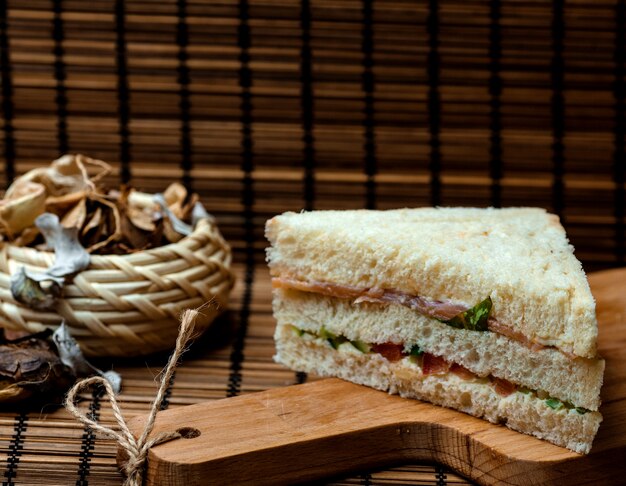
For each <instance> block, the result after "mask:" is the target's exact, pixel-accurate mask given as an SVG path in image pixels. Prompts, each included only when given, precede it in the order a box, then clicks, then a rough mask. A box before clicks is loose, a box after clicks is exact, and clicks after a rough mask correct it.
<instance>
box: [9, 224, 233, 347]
mask: <svg viewBox="0 0 626 486" xmlns="http://www.w3.org/2000/svg"><path fill="white" fill-rule="evenodd" d="M53 260H54V254H53V253H51V252H45V251H38V250H36V249H34V248H27V247H16V246H13V245H10V244H4V245H2V248H0V325H1V326H3V327H6V328H10V329H18V330H26V331H29V332H37V331H41V330H43V329H45V328H47V327H49V328H56V327H57V326H58V325H59V324H60V323H61V321H62V319H65V322H66V324H67V325H68V326H69V328H70V332H71V334H72V336H74V337H75V338H76V339H77V340H78V341H79V343H80V345H81V348H82V350H83V352H84V353H85V354H86V355H87V356H137V355H145V354H150V353H154V352H156V351H162V350H166V349H171V348H172V347H173V346H174V343H175V340H176V335H177V333H178V325H179V320H178V318H179V315H180V313H181V311H183V310H184V309H187V308H194V307H198V306H201V305H202V304H206V303H209V305H207V306H206V307H205V308H204V309H203V310H202V312H201V316H199V317H198V320H197V322H196V329H197V330H198V331H203V330H204V329H206V328H207V327H208V326H209V324H211V322H212V321H213V320H214V319H215V317H216V316H217V315H218V314H220V313H221V312H222V311H223V310H224V309H225V308H226V305H227V303H228V295H229V292H230V290H231V288H232V286H233V283H234V277H233V274H232V272H231V270H230V262H231V252H230V247H229V246H228V244H227V243H226V241H225V240H224V238H223V237H222V235H221V234H220V232H219V230H218V228H217V225H216V224H215V222H213V221H211V220H202V221H200V222H199V223H198V225H197V227H196V229H195V231H194V232H193V233H192V234H191V235H189V236H187V237H185V238H183V239H182V240H180V241H179V242H178V243H173V244H170V245H166V246H162V247H159V248H154V249H150V250H145V251H140V252H137V253H132V254H129V255H122V256H119V255H102V256H101V255H92V257H91V264H90V266H89V267H88V268H87V269H86V270H84V271H82V272H80V273H79V274H78V275H76V276H75V277H74V279H73V281H72V282H71V283H70V284H68V285H66V287H65V289H64V292H63V298H62V299H59V301H58V304H57V306H56V312H41V311H35V310H32V309H30V308H27V307H25V306H24V305H22V304H20V303H19V302H17V301H16V300H15V299H14V298H13V296H12V295H11V290H10V284H9V282H10V275H11V274H12V273H13V272H15V271H16V270H17V269H18V268H19V267H20V266H22V265H24V266H26V267H27V268H32V269H33V270H42V269H45V268H48V267H49V266H50V265H51V264H52V262H53Z"/></svg>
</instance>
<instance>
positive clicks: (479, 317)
mask: <svg viewBox="0 0 626 486" xmlns="http://www.w3.org/2000/svg"><path fill="white" fill-rule="evenodd" d="M272 286H273V287H274V288H282V289H293V290H299V291H301V292H312V293H316V294H320V295H325V296H328V297H333V298H338V299H349V300H353V302H354V303H355V304H359V303H361V302H368V303H372V304H380V305H390V304H395V305H402V306H405V307H408V308H410V309H412V310H415V311H416V312H418V313H420V314H422V315H424V316H426V317H430V318H433V319H437V320H438V321H440V322H443V323H445V324H448V325H450V326H452V327H455V328H458V329H468V330H471V331H481V332H484V331H490V332H495V333H498V334H501V335H502V336H505V337H507V338H509V339H512V340H514V341H517V342H519V343H521V344H523V345H524V346H526V347H528V348H530V349H531V350H533V351H539V350H541V349H545V348H553V349H557V350H558V351H560V352H562V353H563V354H565V355H566V356H567V357H568V358H570V359H574V358H576V357H577V356H576V355H574V354H572V353H570V352H568V351H565V350H563V349H560V348H557V347H555V346H549V345H545V344H542V343H541V342H540V340H539V339H537V338H532V339H531V338H529V337H528V336H525V335H524V334H522V333H521V332H519V331H516V330H514V329H512V328H511V327H509V326H507V325H505V324H503V323H501V322H500V321H498V320H497V319H495V318H493V317H492V316H490V313H491V309H492V302H491V299H490V298H489V297H487V298H486V299H485V300H483V301H482V302H480V303H478V304H477V305H475V306H474V307H468V306H467V305H466V304H461V303H457V302H450V301H440V300H433V299H428V298H425V297H422V296H419V295H411V294H408V293H406V292H402V291H398V290H386V289H380V288H359V287H355V286H350V285H337V284H333V283H328V282H319V281H304V280H299V279H295V278H290V277H282V276H281V277H274V278H272Z"/></svg>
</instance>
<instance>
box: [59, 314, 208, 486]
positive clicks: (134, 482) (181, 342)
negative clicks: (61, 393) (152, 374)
mask: <svg viewBox="0 0 626 486" xmlns="http://www.w3.org/2000/svg"><path fill="white" fill-rule="evenodd" d="M197 315H198V311H197V310H186V311H185V312H184V313H183V316H182V319H181V323H180V328H179V331H178V337H177V338H176V348H175V349H174V352H173V353H172V355H171V356H170V359H169V361H168V362H167V366H166V367H165V371H164V373H163V377H162V378H161V384H160V385H159V390H158V392H157V395H156V397H155V398H154V401H153V402H152V407H151V408H150V414H149V415H148V420H147V421H146V425H145V427H144V429H143V432H142V434H141V436H140V437H139V438H138V439H135V437H134V436H133V434H132V432H131V431H130V429H129V428H128V425H127V424H126V419H125V418H124V415H123V414H122V410H121V409H120V406H119V404H118V402H117V399H116V397H115V392H114V391H113V388H112V387H111V384H110V383H109V382H108V381H107V380H105V379H104V378H102V377H100V376H93V377H91V378H86V379H84V380H81V381H79V382H77V383H76V384H75V385H74V386H73V387H72V389H71V390H70V391H69V392H68V394H67V398H66V399H65V408H66V409H67V410H68V411H69V412H70V413H71V414H72V415H73V416H74V417H75V418H76V419H78V420H79V421H80V422H82V423H83V424H85V425H86V426H87V427H89V428H90V429H92V430H94V431H97V432H100V433H101V434H103V435H104V436H106V437H109V438H111V439H114V440H115V441H116V442H117V443H118V445H119V446H120V447H121V448H122V449H124V451H126V453H127V455H128V461H127V462H126V464H125V466H124V473H125V474H126V480H125V481H124V486H141V485H142V484H143V477H144V472H145V466H146V459H147V458H148V452H149V451H150V449H151V448H152V447H153V446H155V445H158V444H162V443H163V442H167V441H170V440H173V439H177V438H179V437H181V435H180V433H178V432H161V433H160V434H157V435H155V436H154V437H151V438H150V439H148V437H149V436H150V433H151V432H152V429H153V428H154V422H155V419H156V414H157V412H158V410H159V407H160V405H161V402H162V401H163V397H164V396H165V391H166V389H167V386H168V384H169V383H170V380H171V378H172V375H173V374H174V371H175V370H176V366H177V364H178V359H179V358H180V355H181V354H182V353H183V352H184V351H185V346H186V345H187V343H188V342H189V339H190V338H191V335H192V333H193V329H194V322H195V320H196V317H197ZM93 385H102V386H103V387H104V389H105V392H106V393H105V394H106V396H107V397H108V399H109V402H110V404H111V409H112V410H113V416H114V417H115V420H116V422H117V425H118V426H119V430H120V431H119V432H117V431H115V430H114V429H113V428H111V427H107V426H104V425H101V424H99V423H97V422H96V421H95V420H93V419H91V418H90V417H88V416H87V415H86V414H85V413H84V412H82V411H81V410H79V409H78V407H77V406H76V403H75V402H76V396H77V395H78V394H79V393H80V392H81V391H82V390H84V389H85V388H87V387H89V386H93Z"/></svg>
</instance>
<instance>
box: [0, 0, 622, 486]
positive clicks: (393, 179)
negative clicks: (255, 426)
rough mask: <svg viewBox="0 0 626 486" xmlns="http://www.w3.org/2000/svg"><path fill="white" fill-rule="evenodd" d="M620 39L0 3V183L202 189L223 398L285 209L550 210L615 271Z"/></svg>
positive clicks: (419, 12)
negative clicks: (90, 167) (38, 169)
mask: <svg viewBox="0 0 626 486" xmlns="http://www.w3.org/2000/svg"><path fill="white" fill-rule="evenodd" d="M625 32H626V6H625V2H624V0H606V1H602V0H598V1H582V0H577V1H564V0H552V1H547V0H534V1H533V0H529V1H524V0H521V1H513V0H502V1H497V0H491V1H487V0H485V1H472V0H469V1H452V0H441V1H436V0H429V1H417V0H282V1H281V0H215V1H208V0H205V1H202V0H187V1H185V0H166V1H158V2H157V1H153V0H126V1H123V0H112V1H105V0H96V1H80V0H20V1H18V0H0V83H1V88H2V90H1V93H0V94H1V117H2V120H1V125H2V128H1V133H0V155H1V157H2V161H1V162H2V166H3V170H2V172H1V173H0V186H6V185H7V184H8V183H9V182H10V180H12V178H13V177H14V176H15V175H17V174H19V173H22V172H24V171H26V170H28V169H31V168H33V167H35V166H39V165H42V164H46V163H48V162H49V161H50V160H52V159H54V158H56V157H57V156H59V155H60V154H63V153H65V152H68V151H69V152H82V153H85V154H88V155H90V156H92V157H97V158H101V159H104V160H106V161H108V162H110V163H112V164H113V165H114V166H115V167H116V169H117V172H116V175H115V177H114V178H117V179H118V181H124V182H130V183H131V184H133V185H135V186H137V187H139V188H141V189H145V190H149V191H159V190H162V189H163V188H164V187H165V186H166V185H167V184H169V183H170V182H172V181H173V180H182V181H183V182H184V183H185V184H187V185H188V186H190V187H191V188H192V189H193V190H195V191H197V192H199V193H200V195H201V196H202V199H203V201H204V202H205V203H206V205H207V207H208V209H209V210H210V211H211V212H212V213H213V214H215V215H216V216H217V218H218V221H219V223H220V226H221V228H222V230H223V232H224V234H225V236H226V237H227V238H228V240H229V241H230V242H231V243H232V245H233V247H234V249H235V256H236V261H237V262H238V264H239V265H240V267H239V268H240V272H241V276H242V280H240V284H241V287H239V290H238V292H239V293H238V294H237V295H238V296H239V297H238V299H239V298H240V300H237V302H238V304H237V306H238V307H236V309H237V318H236V319H235V321H236V327H235V329H236V331H235V335H236V338H235V340H234V341H233V344H232V348H227V349H231V354H230V365H229V366H230V372H229V373H230V375H229V376H230V378H229V381H228V383H229V385H228V387H229V388H228V389H225V390H224V395H232V394H233V393H231V392H232V389H235V391H236V393H239V388H238V385H237V386H235V388H233V386H234V385H233V383H235V382H236V381H237V376H239V378H241V373H240V370H241V369H242V366H243V362H244V356H246V354H245V350H246V349H249V348H246V343H247V342H248V341H247V339H248V334H247V333H248V332H249V326H248V323H249V322H250V323H251V326H252V327H251V328H254V326H255V322H256V323H259V322H261V320H262V322H266V321H267V329H268V330H269V331H268V332H269V335H268V336H265V335H264V334H263V335H264V338H267V339H266V341H263V342H264V343H265V344H264V345H266V346H267V349H268V351H267V353H266V354H267V356H265V355H263V356H264V358H263V359H266V358H267V359H268V360H269V357H270V356H271V351H269V350H270V348H271V317H270V316H269V310H268V308H267V305H266V300H267V296H263V299H265V300H263V302H264V304H263V305H261V306H260V307H258V306H257V307H255V302H257V301H256V300H255V299H257V298H258V296H257V295H256V294H255V293H254V291H253V290H252V289H253V286H254V285H255V282H256V280H255V278H258V277H257V276H259V275H264V272H265V269H264V266H263V253H262V249H263V248H264V247H265V246H266V243H265V241H264V238H263V224H264V222H265V220H266V219H267V218H268V217H271V216H272V215H274V214H276V213H280V212H283V211H286V210H300V209H302V208H306V209H314V208H316V209H320V208H363V207H369V208H392V207H403V206H425V205H472V206H474V205H475V206H489V205H493V206H510V205H530V206H541V207H545V208H547V209H549V210H550V211H553V212H555V213H557V214H559V215H560V216H561V219H562V222H563V224H564V225H565V227H566V229H567V231H568V234H569V235H570V239H571V242H572V243H573V244H574V245H575V247H576V253H577V256H578V257H579V258H580V259H581V260H582V261H583V263H584V267H585V269H586V270H588V271H591V270H597V269H602V268H609V267H614V266H620V265H623V264H624V259H625V252H626V247H625V236H624V232H625V231H624V205H625V193H624V176H625V162H626V160H625V151H624V143H625V128H626V118H625V113H624V109H625V97H626V87H625V57H626V53H625V48H626V35H625ZM110 182H112V183H116V182H117V181H114V180H111V181H110ZM259 309H260V310H259ZM259 312H261V313H262V314H263V317H262V318H261V317H258V316H259V315H260V314H259ZM255 319H261V320H259V321H255ZM262 328H263V329H265V327H262ZM263 332H265V331H263ZM248 345H249V344H248ZM259 359H260V358H259ZM261 361H262V360H261ZM261 361H259V362H261ZM238 373H239V375H238ZM303 379H304V378H303V377H302V376H300V377H297V378H294V380H296V381H298V380H299V381H302V380H303ZM231 382H233V383H231ZM262 383H265V382H262ZM235 385H236V383H235ZM225 386H226V385H225ZM263 386H270V384H269V382H268V383H266V384H265V385H258V387H257V388H263ZM272 386H273V385H272ZM244 388H245V387H244ZM173 390H174V395H175V396H176V394H177V393H182V394H183V395H184V393H185V392H184V391H180V389H178V391H177V389H176V388H175V387H173ZM244 391H245V390H244ZM236 393H234V394H236ZM146 396H148V393H147V392H146ZM218 396H219V394H216V395H215V396H213V398H217V397H218ZM222 396H223V395H222ZM187 402H193V399H189V400H187ZM187 402H185V403H187ZM94 403H99V402H98V397H95V396H94ZM98 407H99V405H98ZM9 417H11V416H10V415H8V416H7V424H6V425H7V427H8V429H7V430H10V425H11V424H12V423H14V430H15V431H16V432H15V434H17V435H18V438H17V439H15V438H11V437H9V436H7V437H6V444H7V446H6V447H7V449H6V450H7V451H9V452H10V451H13V452H12V453H9V452H7V454H8V455H7V458H8V459H7V461H9V462H10V461H14V462H15V457H18V456H15V454H14V452H15V451H19V446H20V444H21V442H20V440H22V438H21V437H22V436H21V435H20V434H21V432H20V431H22V425H20V424H21V423H23V422H24V417H26V419H28V417H27V416H25V415H23V414H20V415H17V416H16V417H15V419H14V422H12V420H13V418H10V419H9ZM20 417H21V418H20ZM20 421H21V422H20ZM27 421H28V420H27ZM25 430H26V429H24V431H25ZM31 430H32V429H31ZM18 432H19V433H18ZM24 434H26V432H24ZM90 440H91V439H90ZM92 442H93V441H92ZM90 444H91V442H90ZM88 445H89V444H88ZM11 454H13V455H11ZM11 457H13V458H14V459H11ZM42 457H43V456H42ZM107 457H108V456H107ZM109 459H111V458H110V457H109ZM107 460H108V459H107ZM33 461H35V462H34V463H33V464H35V463H37V461H36V460H34V459H33ZM18 462H19V461H18ZM83 462H84V460H83ZM15 464H17V463H15ZM81 464H82V463H81ZM111 467H113V464H112V462H111ZM15 468H17V466H15ZM8 470H9V469H7V471H8ZM433 471H434V470H433ZM437 471H438V472H437V473H436V474H437V476H436V477H435V476H433V478H434V479H432V481H436V482H437V484H443V483H444V479H441V478H443V477H444V476H445V475H444V474H443V472H441V470H437ZM87 472H89V469H87ZM6 474H7V473H5V477H7V476H6ZM10 474H13V473H10ZM10 474H9V476H8V477H9V483H11V476H10ZM81 474H82V476H80V477H79V479H78V480H77V484H84V483H80V481H85V480H86V479H85V478H87V475H85V474H84V471H83V473H81ZM112 474H113V473H112ZM433 474H435V473H433ZM440 476H441V477H440ZM18 477H19V476H18ZM367 477H368V476H363V478H365V479H363V481H366V483H367V481H370V480H371V477H370V479H367ZM385 477H387V478H389V477H391V478H392V479H393V480H394V481H395V480H396V479H398V478H399V477H400V476H394V475H392V476H385ZM407 477H408V478H409V479H408V481H409V482H412V481H413V482H414V481H417V479H415V478H416V477H415V476H411V475H409V476H407ZM411 478H413V479H411ZM381 481H382V480H381ZM398 481H399V479H398ZM394 484H395V483H394Z"/></svg>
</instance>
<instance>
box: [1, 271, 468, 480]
mask: <svg viewBox="0 0 626 486" xmlns="http://www.w3.org/2000/svg"><path fill="white" fill-rule="evenodd" d="M236 270H237V274H238V283H237V285H236V287H235V289H234V293H233V299H232V305H231V306H230V311H229V313H228V314H227V315H225V316H224V318H223V319H221V320H220V321H218V322H216V323H215V326H213V328H211V329H210V330H209V332H208V333H207V334H206V335H205V336H203V337H202V338H200V339H199V340H197V341H196V342H195V343H194V344H193V346H192V348H191V350H190V351H189V352H188V353H187V354H186V355H184V356H183V360H182V364H181V365H180V366H179V368H178V369H177V371H176V375H175V379H174V380H173V381H172V383H171V385H170V387H169V388H168V393H167V396H166V399H165V401H164V402H163V403H162V405H161V407H162V408H163V409H165V408H175V407H182V406H185V405H190V404H193V403H197V402H202V401H208V400H218V399H220V398H225V397H227V396H235V395H239V394H244V393H253V392H256V391H260V390H265V389H269V388H274V387H282V386H288V385H291V384H294V383H297V382H303V381H305V380H315V379H317V378H316V377H314V376H305V375H303V374H296V373H294V372H292V371H290V370H288V369H286V368H284V367H283V366H281V365H278V364H276V363H274V362H273V361H272V355H273V353H274V345H273V339H272V335H273V330H274V321H273V318H272V315H271V285H270V281H269V274H268V271H267V269H266V268H265V267H264V266H257V267H253V272H251V273H252V275H251V276H252V280H250V279H248V281H247V283H246V279H245V278H244V274H245V268H244V267H243V266H241V265H238V266H237V269H236ZM249 276H250V275H249ZM166 358H167V357H166V356H161V357H156V358H151V359H150V360H148V361H146V360H145V359H144V360H134V361H132V362H123V361H117V362H115V363H113V366H114V368H115V369H116V370H117V371H118V372H119V373H120V374H121V375H122V378H123V380H124V381H123V390H122V393H121V395H120V398H121V406H122V410H123V411H124V412H125V415H126V416H127V417H132V416H133V415H135V414H144V413H147V412H148V410H149V406H150V401H151V400H152V399H153V397H154V394H155V393H156V384H155V376H156V375H157V373H158V372H159V371H160V369H161V367H162V366H164V364H165V361H166ZM101 364H102V365H103V366H106V364H105V363H101ZM82 397H83V399H84V401H82V402H81V406H82V407H84V408H85V409H88V410H89V411H90V412H91V413H92V414H93V415H94V416H96V417H97V418H98V420H100V421H101V422H103V423H106V424H108V425H113V424H114V419H113V416H112V414H111V410H110V408H109V407H108V402H103V401H102V400H101V399H100V397H99V396H98V395H97V394H92V393H86V394H83V396H82ZM115 454H116V447H115V445H114V443H113V442H112V441H111V440H108V439H101V438H98V437H96V436H94V435H93V434H91V433H89V432H86V431H85V430H84V429H83V427H82V426H81V425H80V424H79V423H78V422H76V421H75V420H74V419H73V418H72V417H70V415H69V414H68V413H67V412H66V411H65V410H64V409H62V408H59V407H55V406H53V405H48V406H45V407H43V409H41V408H38V409H35V410H29V411H26V410H25V409H24V407H23V406H20V407H15V408H14V409H13V410H5V411H3V412H1V413H0V459H1V460H2V461H3V462H2V464H1V466H0V467H3V468H4V473H3V474H4V476H3V484H7V485H8V484H16V485H27V484H39V485H43V484H45V485H47V486H56V485H68V484H76V485H87V484H89V485H92V486H96V485H115V484H120V482H121V475H120V473H119V472H118V469H117V466H116V463H115ZM223 483H224V484H228V478H223ZM330 484H358V485H388V484H432V485H446V484H471V483H468V482H467V481H466V480H464V479H463V478H461V477H459V476H458V475H456V474H455V473H454V472H451V471H450V470H448V469H447V468H444V467H441V466H438V465H432V464H419V465H408V466H403V467H397V468H392V469H388V470H384V471H380V470H377V471H363V472H362V473H361V474H359V475H354V476H352V477H349V478H341V479H335V480H333V481H332V483H330Z"/></svg>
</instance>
